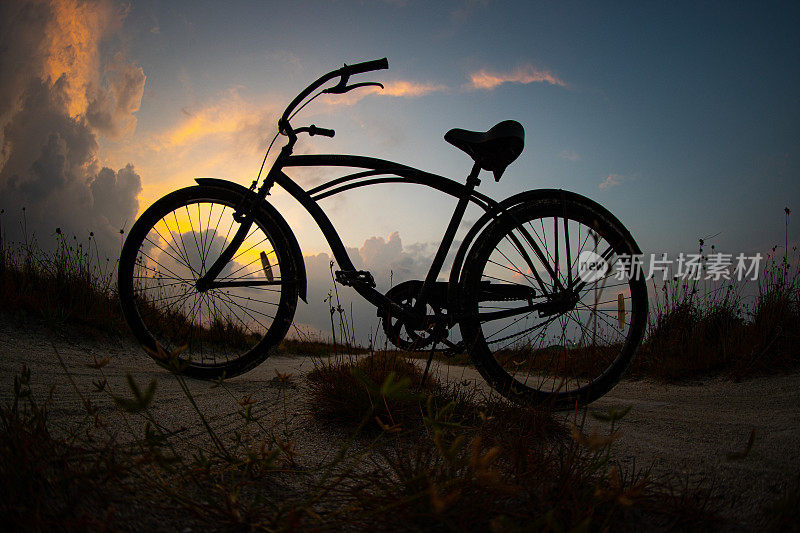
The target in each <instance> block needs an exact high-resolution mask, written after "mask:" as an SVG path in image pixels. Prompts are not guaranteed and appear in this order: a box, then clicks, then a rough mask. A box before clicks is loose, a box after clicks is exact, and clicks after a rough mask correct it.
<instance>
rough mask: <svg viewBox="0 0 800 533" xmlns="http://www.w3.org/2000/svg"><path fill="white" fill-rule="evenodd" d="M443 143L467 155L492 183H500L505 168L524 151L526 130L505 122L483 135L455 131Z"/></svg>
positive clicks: (510, 122) (480, 132) (511, 122)
mask: <svg viewBox="0 0 800 533" xmlns="http://www.w3.org/2000/svg"><path fill="white" fill-rule="evenodd" d="M444 140H445V141H447V142H449V143H450V144H452V145H453V146H455V147H456V148H458V149H459V150H463V151H464V152H466V153H467V155H469V156H470V157H471V158H472V159H473V160H474V161H475V162H476V163H477V164H478V165H480V167H481V168H482V169H483V170H489V171H491V172H493V173H494V180H495V181H500V178H501V177H502V176H503V172H504V171H505V170H506V167H508V165H510V164H511V163H512V162H513V161H514V160H515V159H516V158H517V157H519V154H521V153H522V149H523V148H524V147H525V129H524V128H523V127H522V124H520V123H519V122H517V121H516V120H504V121H503V122H500V123H498V124H496V125H494V126H492V128H491V129H490V130H489V131H485V132H483V131H468V130H462V129H459V128H455V129H452V130H450V131H448V132H447V133H446V134H445V135H444Z"/></svg>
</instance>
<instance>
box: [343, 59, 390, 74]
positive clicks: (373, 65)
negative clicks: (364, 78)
mask: <svg viewBox="0 0 800 533" xmlns="http://www.w3.org/2000/svg"><path fill="white" fill-rule="evenodd" d="M387 68H389V60H388V59H386V58H385V57H384V58H383V59H376V60H374V61H364V62H363V63H356V64H355V65H346V66H344V67H342V68H341V73H342V74H343V75H347V76H350V75H352V74H361V73H362V72H371V71H373V70H383V69H387Z"/></svg>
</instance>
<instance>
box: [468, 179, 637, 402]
mask: <svg viewBox="0 0 800 533" xmlns="http://www.w3.org/2000/svg"><path fill="white" fill-rule="evenodd" d="M638 253H639V248H638V246H637V245H636V243H635V241H634V240H633V238H632V237H631V236H630V234H629V233H628V231H627V230H626V229H625V227H624V226H622V224H621V223H620V222H619V221H618V220H617V219H616V218H615V217H614V216H613V215H611V213H609V212H608V211H607V210H606V209H604V208H603V207H601V206H600V205H599V204H597V203H595V202H593V201H591V200H589V199H587V198H584V197H582V196H579V195H577V194H574V193H568V192H565V191H559V192H555V193H553V194H552V195H549V196H545V197H539V198H537V199H535V200H531V201H529V202H526V203H524V204H521V205H519V206H516V207H514V208H512V209H510V210H509V211H508V212H506V213H505V214H503V215H502V216H500V218H498V219H497V220H495V221H494V222H492V223H491V224H490V225H489V226H488V227H487V228H486V229H485V230H484V231H483V232H482V233H481V235H480V236H479V237H478V238H477V239H476V242H475V244H474V245H473V247H472V248H471V249H470V252H469V255H468V256H467V259H466V261H465V265H466V266H465V267H464V271H463V272H462V276H461V279H460V284H461V295H462V300H461V302H462V306H461V307H462V309H461V318H460V328H461V332H462V337H463V339H464V342H465V346H466V347H467V348H468V349H469V351H470V354H471V357H472V359H473V362H474V364H475V366H476V367H477V369H478V371H479V372H480V373H481V374H482V375H483V377H484V378H485V379H486V380H487V381H488V382H489V384H490V385H491V386H492V387H493V388H494V389H496V390H497V391H498V392H500V393H501V394H503V395H504V396H506V397H508V398H509V399H511V400H514V401H517V402H520V403H550V404H551V405H553V406H554V407H555V408H569V407H575V406H576V405H578V404H585V403H589V402H591V401H593V400H595V399H597V398H598V397H600V396H602V395H603V394H605V393H606V392H608V391H609V390H610V389H611V388H612V387H613V386H614V385H615V384H616V383H617V382H618V381H619V379H620V378H621V377H622V375H623V373H624V372H625V370H626V369H627V368H628V367H629V365H630V363H631V361H632V359H633V356H634V354H635V352H636V349H637V347H638V346H639V343H640V342H641V340H642V336H643V334H644V329H645V324H646V322H647V290H646V286H645V282H644V279H643V276H642V275H641V269H640V267H639V266H638V263H637V262H636V261H635V260H632V258H633V257H635V256H636V255H637V254H638Z"/></svg>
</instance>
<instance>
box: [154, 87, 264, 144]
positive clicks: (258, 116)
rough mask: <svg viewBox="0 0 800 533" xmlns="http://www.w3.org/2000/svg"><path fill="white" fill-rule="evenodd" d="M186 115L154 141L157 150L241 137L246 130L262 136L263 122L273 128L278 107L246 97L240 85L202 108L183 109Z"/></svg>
mask: <svg viewBox="0 0 800 533" xmlns="http://www.w3.org/2000/svg"><path fill="white" fill-rule="evenodd" d="M181 112H182V113H183V115H184V116H185V118H184V119H183V120H182V121H180V122H179V123H178V124H177V125H176V126H174V127H173V128H171V129H169V130H167V131H165V132H163V133H161V134H159V135H157V136H156V137H155V138H154V139H152V141H151V147H152V148H154V149H156V150H163V149H169V148H179V147H184V146H191V145H194V144H197V143H199V142H201V141H204V140H208V139H209V138H213V139H214V140H215V141H216V142H217V143H218V142H220V141H231V142H233V141H238V140H241V139H240V138H241V136H242V135H243V134H245V133H246V132H257V137H256V139H257V140H263V137H262V136H263V132H264V131H265V130H264V126H266V125H267V123H269V125H270V126H271V127H272V128H273V129H274V124H276V123H277V120H278V119H277V117H278V115H277V109H276V108H275V107H274V106H270V105H267V104H254V103H251V102H248V101H247V100H245V99H244V98H243V97H242V96H241V95H240V94H239V91H238V90H237V89H231V90H229V91H228V92H227V94H226V95H224V96H223V97H222V98H220V100H219V101H215V102H213V103H210V104H207V105H205V106H203V107H200V108H199V109H195V110H190V109H187V108H183V109H181Z"/></svg>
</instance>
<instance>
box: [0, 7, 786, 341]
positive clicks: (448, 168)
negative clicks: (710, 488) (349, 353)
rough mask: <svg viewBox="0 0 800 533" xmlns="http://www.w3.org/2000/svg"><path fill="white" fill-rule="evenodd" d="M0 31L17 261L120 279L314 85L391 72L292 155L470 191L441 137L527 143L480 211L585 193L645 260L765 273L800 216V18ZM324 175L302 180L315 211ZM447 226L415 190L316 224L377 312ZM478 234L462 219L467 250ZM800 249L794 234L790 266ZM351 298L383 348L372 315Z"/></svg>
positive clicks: (314, 11)
mask: <svg viewBox="0 0 800 533" xmlns="http://www.w3.org/2000/svg"><path fill="white" fill-rule="evenodd" d="M2 15H3V16H2V21H1V22H0V26H2V27H0V30H2V36H0V39H2V46H0V70H1V71H2V80H1V81H0V127H1V128H2V129H0V131H1V132H2V133H1V135H2V137H1V139H2V152H1V153H0V208H2V209H3V210H4V214H3V215H2V217H3V218H2V222H3V230H4V231H5V232H8V233H10V234H11V236H12V237H13V236H14V234H15V231H16V230H15V228H18V227H19V217H20V206H25V207H26V215H25V217H26V218H25V222H26V224H27V225H28V229H29V231H33V232H35V233H36V234H37V235H38V236H39V237H40V239H42V240H46V239H52V235H53V232H54V229H55V227H64V228H66V229H68V230H70V231H72V232H74V233H76V234H79V235H85V234H86V233H87V232H88V231H92V232H93V233H94V234H95V238H96V240H97V242H98V243H99V245H100V246H101V247H102V249H103V250H104V251H105V252H106V253H107V254H108V255H109V256H111V257H116V254H118V249H119V244H120V234H119V230H120V229H123V230H124V229H127V228H129V227H130V226H131V224H132V223H133V221H134V220H135V218H136V216H137V214H139V213H141V212H142V211H143V210H144V209H146V208H147V206H148V205H150V204H151V203H152V202H153V201H155V200H156V199H157V198H159V197H160V196H162V195H164V194H166V193H167V192H169V191H172V190H174V189H177V188H180V187H183V186H187V185H191V184H192V183H193V179H194V178H195V177H201V176H203V177H217V178H224V179H230V180H232V181H235V182H237V183H240V184H243V185H245V186H247V185H249V184H250V182H251V181H252V180H253V178H254V177H255V174H256V173H257V171H258V168H259V165H260V163H261V158H262V157H263V153H264V150H265V148H266V145H267V144H268V141H269V140H270V139H271V138H272V136H273V135H274V133H275V124H276V120H277V117H278V116H279V115H280V113H281V112H282V110H283V108H284V106H285V105H286V104H288V102H289V101H290V100H291V99H292V98H293V97H294V95H296V94H297V93H298V92H299V91H300V90H301V89H303V88H304V87H305V86H306V85H307V84H308V83H310V82H311V81H313V80H314V79H316V78H317V77H318V76H319V75H321V74H323V73H325V72H327V71H329V70H332V69H334V68H338V67H339V66H341V65H342V64H343V63H356V62H361V61H366V60H372V59H378V58H382V57H387V58H388V60H389V70H387V71H379V72H374V73H370V74H367V75H363V76H360V77H359V79H358V80H354V81H378V82H382V83H384V84H385V86H386V88H385V89H384V90H383V91H378V90H362V91H360V92H356V91H354V92H352V93H348V94H347V95H346V96H344V97H328V98H327V99H326V100H323V99H322V98H320V99H318V100H317V101H315V102H314V103H313V104H311V106H309V107H308V108H307V109H306V110H304V111H303V113H302V114H301V115H299V116H298V121H296V122H295V125H300V124H304V123H314V124H316V125H318V126H322V127H327V128H333V129H335V130H336V136H335V137H334V138H333V139H327V138H322V137H315V138H313V139H310V138H307V137H304V138H302V139H301V141H300V142H299V143H298V145H297V150H296V153H351V154H359V155H368V156H373V157H379V158H383V159H389V160H393V161H397V162H400V163H404V164H409V165H411V166H414V167H417V168H420V169H424V170H428V171H431V172H434V173H437V174H441V175H444V176H447V177H450V178H453V179H455V180H463V179H464V178H465V176H466V174H467V172H468V171H469V169H470V166H471V161H470V160H469V158H468V157H467V156H466V155H465V154H464V153H462V152H460V151H459V150H457V149H455V148H453V147H452V146H450V145H448V144H447V143H446V142H445V141H443V139H442V137H443V135H444V133H445V132H446V131H447V130H449V129H450V128H454V127H459V128H465V129H473V130H486V129H488V128H490V127H491V126H492V125H494V124H495V123H497V122H499V121H501V120H506V119H514V120H518V121H519V122H520V123H522V124H523V126H524V127H525V132H526V136H525V150H524V152H523V153H522V155H521V156H520V157H519V158H518V159H517V161H515V162H514V163H513V164H512V165H511V166H510V167H509V168H508V170H507V171H506V173H505V175H504V176H503V178H502V180H501V181H500V182H499V183H495V182H494V180H493V179H492V178H491V177H490V176H489V175H488V174H486V175H485V176H484V179H483V181H482V184H481V186H480V188H479V191H481V192H482V193H484V194H487V195H489V196H491V197H493V198H495V199H498V200H499V199H502V198H504V197H507V196H509V195H511V194H515V193H517V192H520V191H523V190H527V189H536V188H563V189H567V190H571V191H575V192H577V193H580V194H583V195H585V196H588V197H590V198H592V199H594V200H596V201H598V202H600V203H601V204H603V205H604V206H605V207H607V208H608V209H609V210H610V211H611V212H613V213H614V214H615V215H616V216H617V217H618V218H619V219H620V220H621V221H622V222H623V223H624V224H625V225H626V226H627V227H628V229H629V230H630V231H631V233H632V234H633V235H634V237H635V238H636V240H637V241H638V243H639V245H640V247H641V248H642V250H643V251H644V252H645V253H659V254H660V253H668V254H670V256H674V255H676V254H678V253H679V252H694V251H696V250H697V247H698V239H700V238H704V239H706V241H707V242H708V243H709V244H710V243H713V244H715V246H716V249H717V250H721V251H726V252H730V253H734V254H736V253H740V252H744V253H748V254H750V253H755V252H757V251H761V252H766V251H769V250H771V249H772V247H773V246H774V245H776V244H781V245H782V243H783V241H784V232H785V224H786V215H785V212H784V208H786V207H788V208H791V209H796V207H797V204H798V199H800V179H798V177H800V150H798V147H800V89H799V88H800V61H798V60H797V58H798V57H800V33H798V32H797V28H798V27H800V4H798V3H797V2H669V3H664V2H615V3H597V2H534V1H531V2H499V1H489V0H485V1H473V0H466V1H463V0H462V1H451V2H448V1H442V2H423V1H420V2H417V1H413V0H407V1H402V0H400V1H383V2H381V1H374V2H368V1H346V0H339V1H318V2H301V1H298V2H283V3H278V2H265V1H259V2H255V1H254V2H236V1H231V2H225V3H221V2H198V1H185V2H183V1H161V2H159V1H132V2H130V3H124V4H123V3H119V2H116V1H114V0H87V1H77V0H61V1H55V0H19V1H14V2H3V3H2ZM303 121H305V122H303ZM270 159H272V158H270ZM337 175H340V174H336V171H335V170H333V171H331V169H313V170H306V171H304V172H302V173H299V172H298V173H295V174H292V176H293V177H294V178H296V179H297V181H298V182H299V183H300V184H301V185H303V186H305V187H311V186H314V185H316V184H319V183H321V182H322V181H324V180H325V179H326V177H335V176H337ZM271 201H273V203H274V204H275V206H276V207H277V208H278V209H279V210H280V212H281V213H282V214H283V216H284V217H285V218H286V220H287V221H288V222H289V223H290V225H291V227H292V228H293V230H294V231H295V233H296V235H297V237H298V241H299V242H300V246H301V248H302V251H303V254H304V255H305V256H306V263H307V267H308V270H309V278H310V280H311V283H312V287H311V289H312V290H311V291H310V295H309V305H307V306H306V305H304V304H301V305H300V310H299V312H298V317H297V321H298V323H301V324H306V325H308V326H310V330H314V329H316V330H319V331H321V332H325V331H326V320H328V319H329V315H328V311H327V306H326V305H325V304H324V303H322V299H323V298H324V297H325V295H327V292H328V291H329V290H330V289H331V284H330V281H329V280H330V273H329V272H328V261H329V255H330V249H329V247H328V246H327V243H326V242H325V240H324V238H323V237H322V234H321V233H320V232H319V230H317V229H316V228H315V226H314V224H313V221H312V220H311V218H310V217H309V216H308V215H307V214H305V213H304V212H303V210H302V208H300V206H298V205H297V204H296V203H295V202H294V201H293V200H292V199H291V198H290V197H288V195H286V194H285V193H282V192H281V191H278V190H275V191H274V194H273V196H272V197H271ZM454 206H455V201H454V200H453V199H452V198H449V197H445V196H442V195H441V194H440V193H438V192H436V191H434V190H432V189H425V188H422V187H419V186H413V185H382V186H379V187H375V188H364V189H359V190H357V191H352V192H348V193H345V194H343V195H341V196H337V197H334V198H331V199H328V200H325V201H324V202H323V208H324V209H325V210H326V212H328V214H329V216H330V217H331V219H332V221H333V223H334V225H335V226H336V228H337V230H338V231H339V233H340V235H341V236H342V238H343V240H344V242H345V244H346V245H347V246H348V247H350V248H352V255H354V256H355V257H356V259H360V262H361V263H362V264H363V265H364V266H365V267H366V268H370V270H372V271H373V273H374V274H375V277H376V279H377V280H378V282H379V285H381V286H383V287H385V288H388V283H389V273H390V272H391V273H392V275H393V276H394V275H396V274H398V273H399V277H400V278H414V277H416V278H421V277H423V276H424V272H425V270H426V268H427V265H428V263H429V261H430V259H431V258H432V256H433V253H434V252H435V247H436V246H437V244H438V241H439V239H440V238H441V235H442V234H443V233H444V228H445V226H446V224H447V221H448V219H449V216H450V214H451V212H452V209H453V207H454ZM477 216H478V213H477V212H475V211H468V213H467V217H466V220H465V224H464V225H462V229H461V231H460V232H459V235H458V236H457V238H460V236H462V235H463V234H464V231H465V228H466V227H468V223H469V222H470V221H474V220H475V219H476V218H477ZM796 228H797V224H796V223H795V222H794V221H793V220H791V219H790V225H789V241H790V247H791V245H792V243H795V244H796V243H797V240H798V238H797V235H798V233H797V230H796ZM709 237H711V238H710V239H709ZM357 262H358V261H357ZM392 281H395V282H396V281H397V279H393V280H392ZM342 294H343V298H344V299H345V302H346V304H348V305H349V302H350V301H352V302H353V304H354V306H355V310H354V314H355V315H356V318H357V319H358V322H360V323H361V324H360V326H359V327H360V328H361V330H362V331H367V330H369V329H373V328H374V325H375V323H376V319H375V316H374V311H371V310H370V309H369V308H367V307H366V306H363V305H362V304H360V303H359V300H358V299H357V297H353V296H354V293H352V291H350V289H344V290H343V291H342ZM328 329H329V328H328Z"/></svg>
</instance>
